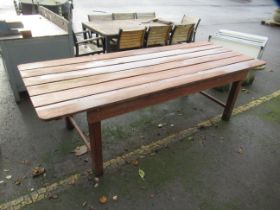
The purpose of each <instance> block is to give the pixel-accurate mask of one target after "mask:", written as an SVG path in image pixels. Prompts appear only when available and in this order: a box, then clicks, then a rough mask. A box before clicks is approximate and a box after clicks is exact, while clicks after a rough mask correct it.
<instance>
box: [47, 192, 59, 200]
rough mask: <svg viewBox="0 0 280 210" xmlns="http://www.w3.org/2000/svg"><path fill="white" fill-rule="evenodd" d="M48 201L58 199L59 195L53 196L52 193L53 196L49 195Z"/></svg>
mask: <svg viewBox="0 0 280 210" xmlns="http://www.w3.org/2000/svg"><path fill="white" fill-rule="evenodd" d="M48 199H49V200H52V199H58V195H57V194H52V193H51V194H49V195H48Z"/></svg>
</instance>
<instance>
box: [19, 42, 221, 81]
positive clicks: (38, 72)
mask: <svg viewBox="0 0 280 210" xmlns="http://www.w3.org/2000/svg"><path fill="white" fill-rule="evenodd" d="M210 49H221V47H216V46H205V47H198V48H196V49H178V50H171V51H163V52H155V53H152V54H144V55H136V56H129V57H124V58H114V59H110V60H105V61H92V62H85V63H78V64H72V65H61V66H56V67H55V66H54V67H46V68H39V69H34V70H28V71H20V73H21V76H22V77H23V78H27V77H34V76H39V75H45V74H51V73H60V72H69V71H76V70H80V69H88V68H94V67H102V66H110V65H115V64H121V63H129V62H134V61H141V60H150V59H154V58H161V57H167V56H176V55H180V54H186V53H193V52H199V51H204V50H210Z"/></svg>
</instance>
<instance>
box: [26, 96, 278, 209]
mask: <svg viewBox="0 0 280 210" xmlns="http://www.w3.org/2000/svg"><path fill="white" fill-rule="evenodd" d="M279 106H280V97H278V98H277V99H274V100H272V101H271V102H268V103H266V104H264V105H262V106H260V107H257V108H254V109H252V110H250V111H248V112H246V113H242V114H240V115H237V116H235V117H234V120H232V121H231V122H230V123H225V122H222V121H221V122H220V123H218V124H217V125H216V126H213V127H211V128H208V129H203V130H201V131H200V132H198V133H196V134H195V135H192V136H191V137H190V136H189V137H186V138H184V139H182V140H181V141H180V142H178V143H175V144H172V145H169V147H168V148H166V149H164V150H161V151H159V152H158V153H156V154H152V155H151V156H150V157H147V158H145V159H143V160H141V161H140V163H139V165H138V166H133V165H126V166H123V167H121V168H118V169H116V170H114V171H110V172H109V173H108V174H106V175H105V176H104V177H103V178H101V180H100V183H99V186H98V187H97V188H95V187H94V185H95V182H94V181H92V180H88V178H87V177H86V176H84V177H82V178H81V179H80V180H79V182H78V183H76V184H75V185H74V186H66V187H65V188H64V189H59V190H57V191H55V192H54V193H55V194H56V195H57V196H58V198H57V199H54V200H44V201H41V202H38V203H36V204H33V205H31V206H29V207H27V208H25V209H50V208H52V209H108V210H109V209H122V210H125V209H255V210H257V209H275V210H276V209H279V207H280V200H279V196H280V180H279V176H280V168H279V165H280V143H279V139H280V133H279V132H278V130H279V125H280V112H279ZM139 168H141V169H142V170H143V171H145V177H144V180H143V179H141V177H140V176H139V174H138V170H139ZM102 195H106V196H108V198H109V201H108V203H107V204H99V202H98V199H99V197H100V196H102ZM115 195H117V196H118V200H117V201H114V200H113V199H112V197H113V196H115ZM83 204H84V205H85V206H84V207H83Z"/></svg>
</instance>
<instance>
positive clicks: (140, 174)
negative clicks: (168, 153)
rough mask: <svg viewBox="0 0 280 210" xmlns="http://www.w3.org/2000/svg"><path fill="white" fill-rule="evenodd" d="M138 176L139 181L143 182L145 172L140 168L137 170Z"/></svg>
mask: <svg viewBox="0 0 280 210" xmlns="http://www.w3.org/2000/svg"><path fill="white" fill-rule="evenodd" d="M138 174H139V176H140V177H141V179H143V180H144V177H145V171H143V170H142V169H141V168H139V170H138Z"/></svg>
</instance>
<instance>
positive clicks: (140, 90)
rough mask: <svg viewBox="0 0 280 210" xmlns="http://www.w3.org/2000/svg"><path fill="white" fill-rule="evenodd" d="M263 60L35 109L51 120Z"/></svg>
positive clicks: (216, 75)
mask: <svg viewBox="0 0 280 210" xmlns="http://www.w3.org/2000/svg"><path fill="white" fill-rule="evenodd" d="M264 63H265V62H263V61H255V60H253V61H246V62H241V63H237V64H233V65H229V66H226V67H220V68H215V69H211V70H207V71H204V72H198V73H196V74H190V75H183V76H180V77H175V78H169V79H165V80H161V81H156V82H151V83H148V84H142V85H138V86H133V87H129V88H124V89H120V90H114V91H110V92H106V93H102V94H98V95H93V96H88V97H84V98H79V99H74V100H69V101H65V102H61V103H57V104H52V105H48V106H43V107H39V108H36V111H37V114H38V116H39V118H41V119H43V120H48V119H53V118H57V117H62V116H65V115H70V114H74V113H78V112H82V111H85V110H88V109H93V108H98V107H102V106H104V105H109V104H114V103H116V102H125V101H126V100H132V99H136V98H137V97H143V96H145V95H150V94H155V93H157V92H160V91H163V90H169V89H172V88H176V87H180V86H188V85H190V84H194V83H196V82H203V81H204V80H208V79H211V78H212V79H213V78H217V77H221V78H222V77H223V76H228V75H230V74H233V73H234V72H238V71H241V70H245V69H249V68H254V67H257V66H260V65H263V64H264Z"/></svg>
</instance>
